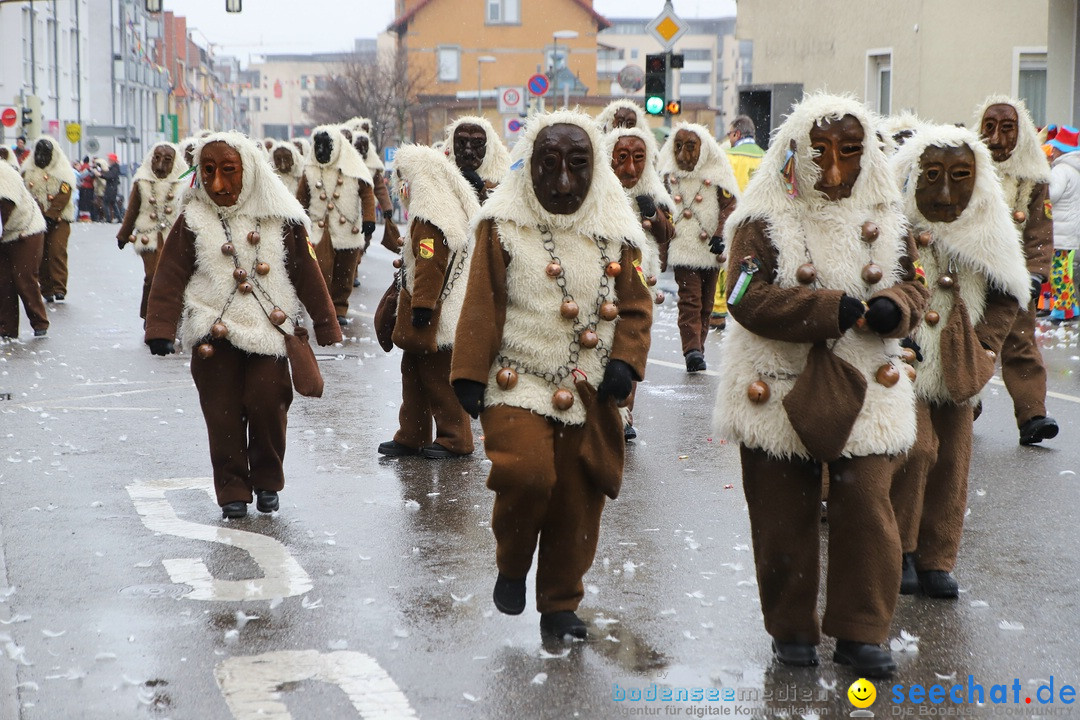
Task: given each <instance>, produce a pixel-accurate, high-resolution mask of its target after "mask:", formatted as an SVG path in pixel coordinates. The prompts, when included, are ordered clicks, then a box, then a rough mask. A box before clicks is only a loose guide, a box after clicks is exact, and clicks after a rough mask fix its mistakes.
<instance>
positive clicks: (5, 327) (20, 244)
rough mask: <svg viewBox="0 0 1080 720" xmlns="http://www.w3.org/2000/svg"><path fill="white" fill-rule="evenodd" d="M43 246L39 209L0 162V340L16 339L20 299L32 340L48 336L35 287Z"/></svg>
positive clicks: (14, 171) (38, 289)
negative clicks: (28, 323) (32, 333)
mask: <svg viewBox="0 0 1080 720" xmlns="http://www.w3.org/2000/svg"><path fill="white" fill-rule="evenodd" d="M5 149H6V148H5ZM12 155H14V153H12ZM44 244H45V217H44V216H43V215H42V214H41V209H40V208H39V207H38V204H37V203H36V202H35V201H34V198H33V197H32V196H31V195H30V192H29V190H27V188H26V186H25V185H24V184H23V180H22V177H20V176H19V171H18V170H17V169H16V168H14V167H12V166H11V165H9V164H8V163H6V162H0V338H17V337H18V336H19V299H20V298H21V299H22V304H23V308H24V309H25V310H26V317H27V318H28V319H29V320H30V327H32V328H33V329H34V337H44V336H45V335H46V334H47V333H48V330H49V317H48V315H47V314H46V312H45V303H44V302H42V300H41V286H40V285H39V284H38V272H40V265H41V252H42V248H43V247H44Z"/></svg>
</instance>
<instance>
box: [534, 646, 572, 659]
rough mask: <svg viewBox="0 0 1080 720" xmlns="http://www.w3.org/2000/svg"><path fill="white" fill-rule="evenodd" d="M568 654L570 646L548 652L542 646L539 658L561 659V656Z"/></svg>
mask: <svg viewBox="0 0 1080 720" xmlns="http://www.w3.org/2000/svg"><path fill="white" fill-rule="evenodd" d="M569 654H570V648H566V649H565V650H560V651H559V652H557V653H549V652H548V651H547V650H545V649H544V648H540V659H541V660H562V659H563V658H565V657H566V656H568V655H569Z"/></svg>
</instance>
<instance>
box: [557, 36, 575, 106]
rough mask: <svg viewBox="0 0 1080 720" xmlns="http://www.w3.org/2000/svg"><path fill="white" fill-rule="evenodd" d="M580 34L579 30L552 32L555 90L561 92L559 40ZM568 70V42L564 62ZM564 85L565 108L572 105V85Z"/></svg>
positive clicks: (572, 37) (570, 38) (569, 38)
mask: <svg viewBox="0 0 1080 720" xmlns="http://www.w3.org/2000/svg"><path fill="white" fill-rule="evenodd" d="M577 36H578V32H577V30H556V31H555V32H553V33H552V34H551V37H552V38H553V39H554V41H555V42H554V43H553V45H554V46H555V48H554V50H553V54H552V57H551V71H552V74H553V75H554V76H555V92H556V94H558V92H559V67H558V62H559V41H560V40H573V39H574V38H576V37H577ZM564 65H565V67H566V69H567V71H569V70H570V44H569V43H567V44H566V62H565V63H564ZM562 86H563V109H564V110H565V109H566V108H567V107H568V106H569V105H570V86H569V85H567V84H566V83H563V84H562Z"/></svg>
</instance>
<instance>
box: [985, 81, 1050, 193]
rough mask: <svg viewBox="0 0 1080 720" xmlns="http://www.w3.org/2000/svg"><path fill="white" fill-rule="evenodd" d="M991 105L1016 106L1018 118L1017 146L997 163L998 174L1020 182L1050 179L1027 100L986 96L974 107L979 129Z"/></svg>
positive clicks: (1041, 181)
mask: <svg viewBox="0 0 1080 720" xmlns="http://www.w3.org/2000/svg"><path fill="white" fill-rule="evenodd" d="M991 105H1011V106H1012V107H1013V108H1015V109H1016V117H1017V118H1018V122H1017V132H1016V148H1015V149H1014V150H1013V151H1012V154H1011V155H1009V157H1008V158H1007V159H1006V160H1005V161H1004V162H1000V163H995V165H996V167H997V172H998V174H999V175H1001V176H1009V177H1012V178H1015V179H1016V180H1018V181H1021V182H1022V181H1025V180H1028V181H1033V182H1036V183H1045V182H1050V162H1049V161H1048V160H1047V159H1046V153H1044V152H1043V150H1042V146H1041V144H1040V143H1039V131H1038V130H1037V129H1036V128H1035V122H1034V121H1033V120H1032V119H1031V113H1030V112H1028V109H1027V105H1026V104H1025V103H1024V101H1023V100H1017V99H1016V98H1011V97H1009V96H1008V95H991V96H990V97H988V98H986V100H984V101H983V103H982V105H980V106H979V107H978V108H977V109H976V110H975V124H974V127H975V128H976V132H981V129H982V118H983V115H984V114H985V113H986V109H987V108H988V107H990V106H991Z"/></svg>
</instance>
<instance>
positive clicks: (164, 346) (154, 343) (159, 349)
mask: <svg viewBox="0 0 1080 720" xmlns="http://www.w3.org/2000/svg"><path fill="white" fill-rule="evenodd" d="M146 344H147V345H149V346H150V354H151V355H162V356H164V355H172V354H173V353H174V352H176V345H174V344H173V341H172V340H165V339H162V338H154V339H153V340H147V341H146Z"/></svg>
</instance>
